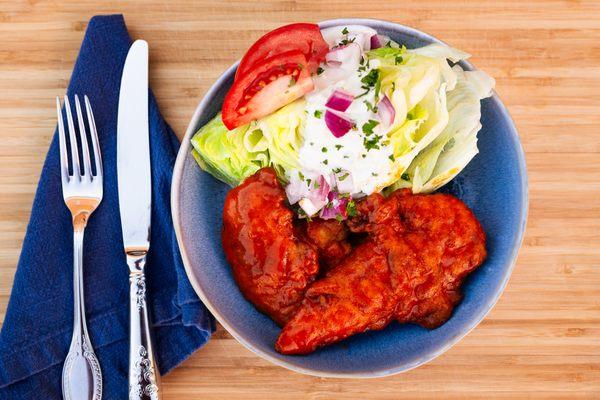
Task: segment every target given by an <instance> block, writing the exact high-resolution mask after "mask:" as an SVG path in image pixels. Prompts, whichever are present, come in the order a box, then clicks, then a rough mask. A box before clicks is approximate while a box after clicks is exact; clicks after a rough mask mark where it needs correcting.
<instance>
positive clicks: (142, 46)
mask: <svg viewBox="0 0 600 400" xmlns="http://www.w3.org/2000/svg"><path fill="white" fill-rule="evenodd" d="M117 178H118V187H119V211H120V214H121V226H122V229H123V245H124V246H125V249H126V251H127V249H128V248H134V249H138V250H142V249H145V250H146V251H147V250H148V249H149V247H150V210H151V207H152V198H151V188H150V186H151V184H150V143H149V129H148V44H147V43H146V42H145V41H143V40H136V41H135V42H134V43H133V45H131V48H130V50H129V53H128V54H127V59H126V60H125V67H124V68H123V76H122V78H121V91H120V94H119V114H118V119H117Z"/></svg>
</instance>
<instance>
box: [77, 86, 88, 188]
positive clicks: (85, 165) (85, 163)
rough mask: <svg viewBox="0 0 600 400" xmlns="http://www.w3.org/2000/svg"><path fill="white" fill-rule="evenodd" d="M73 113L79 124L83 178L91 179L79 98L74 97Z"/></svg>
mask: <svg viewBox="0 0 600 400" xmlns="http://www.w3.org/2000/svg"><path fill="white" fill-rule="evenodd" d="M75 111H76V112H77V123H78V124H79V139H81V152H82V153H83V154H82V155H83V176H85V177H86V178H88V179H90V180H91V179H92V163H91V161H90V151H89V149H88V140H87V134H86V133H85V124H84V122H83V115H82V114H81V105H80V104H79V97H78V96H77V95H75Z"/></svg>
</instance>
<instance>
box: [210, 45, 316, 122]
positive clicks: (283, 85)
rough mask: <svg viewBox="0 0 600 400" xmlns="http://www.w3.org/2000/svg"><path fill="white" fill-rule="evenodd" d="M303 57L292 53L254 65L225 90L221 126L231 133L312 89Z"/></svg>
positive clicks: (301, 54)
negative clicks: (232, 130) (226, 91)
mask: <svg viewBox="0 0 600 400" xmlns="http://www.w3.org/2000/svg"><path fill="white" fill-rule="evenodd" d="M313 88H314V85H313V81H312V78H311V76H310V72H309V71H308V68H307V61H306V57H305V56H304V54H303V53H302V52H301V51H298V50H293V51H288V52H285V53H281V54H277V55H275V56H272V57H270V58H267V59H265V60H263V61H262V62H259V63H257V64H255V65H254V66H253V67H252V69H251V70H249V71H246V73H244V74H243V75H241V76H240V77H239V78H238V79H237V80H235V81H234V82H233V85H232V86H231V88H230V89H229V92H228V93H227V96H225V100H224V102H223V108H222V115H221V118H222V119H223V124H225V126H226V127H227V129H229V130H231V129H234V128H237V127H238V126H242V125H245V124H247V123H249V122H250V121H253V120H255V119H258V118H260V117H264V116H266V115H269V114H270V113H272V112H273V111H276V110H277V109H279V108H281V107H283V106H285V105H286V104H289V103H291V102H292V101H294V100H296V99H298V98H300V97H302V96H304V95H305V94H306V93H308V92H310V91H311V90H313Z"/></svg>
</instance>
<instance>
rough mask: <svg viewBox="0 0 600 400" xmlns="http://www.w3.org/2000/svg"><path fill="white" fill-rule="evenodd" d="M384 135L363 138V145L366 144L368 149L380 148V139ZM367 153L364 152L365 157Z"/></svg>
mask: <svg viewBox="0 0 600 400" xmlns="http://www.w3.org/2000/svg"><path fill="white" fill-rule="evenodd" d="M382 137H383V136H380V135H375V136H372V137H369V138H364V139H363V146H365V149H367V151H369V150H373V149H379V141H380V140H381V138H382ZM365 156H366V155H365V154H363V158H364V157H365Z"/></svg>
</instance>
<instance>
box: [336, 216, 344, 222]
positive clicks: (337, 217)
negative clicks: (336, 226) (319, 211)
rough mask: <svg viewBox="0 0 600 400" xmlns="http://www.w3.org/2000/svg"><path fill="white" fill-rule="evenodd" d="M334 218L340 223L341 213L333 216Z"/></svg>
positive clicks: (342, 219) (341, 220)
mask: <svg viewBox="0 0 600 400" xmlns="http://www.w3.org/2000/svg"><path fill="white" fill-rule="evenodd" d="M335 220H336V221H337V222H339V223H340V224H341V223H342V222H343V221H344V217H342V215H341V214H338V215H336V216H335Z"/></svg>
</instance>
